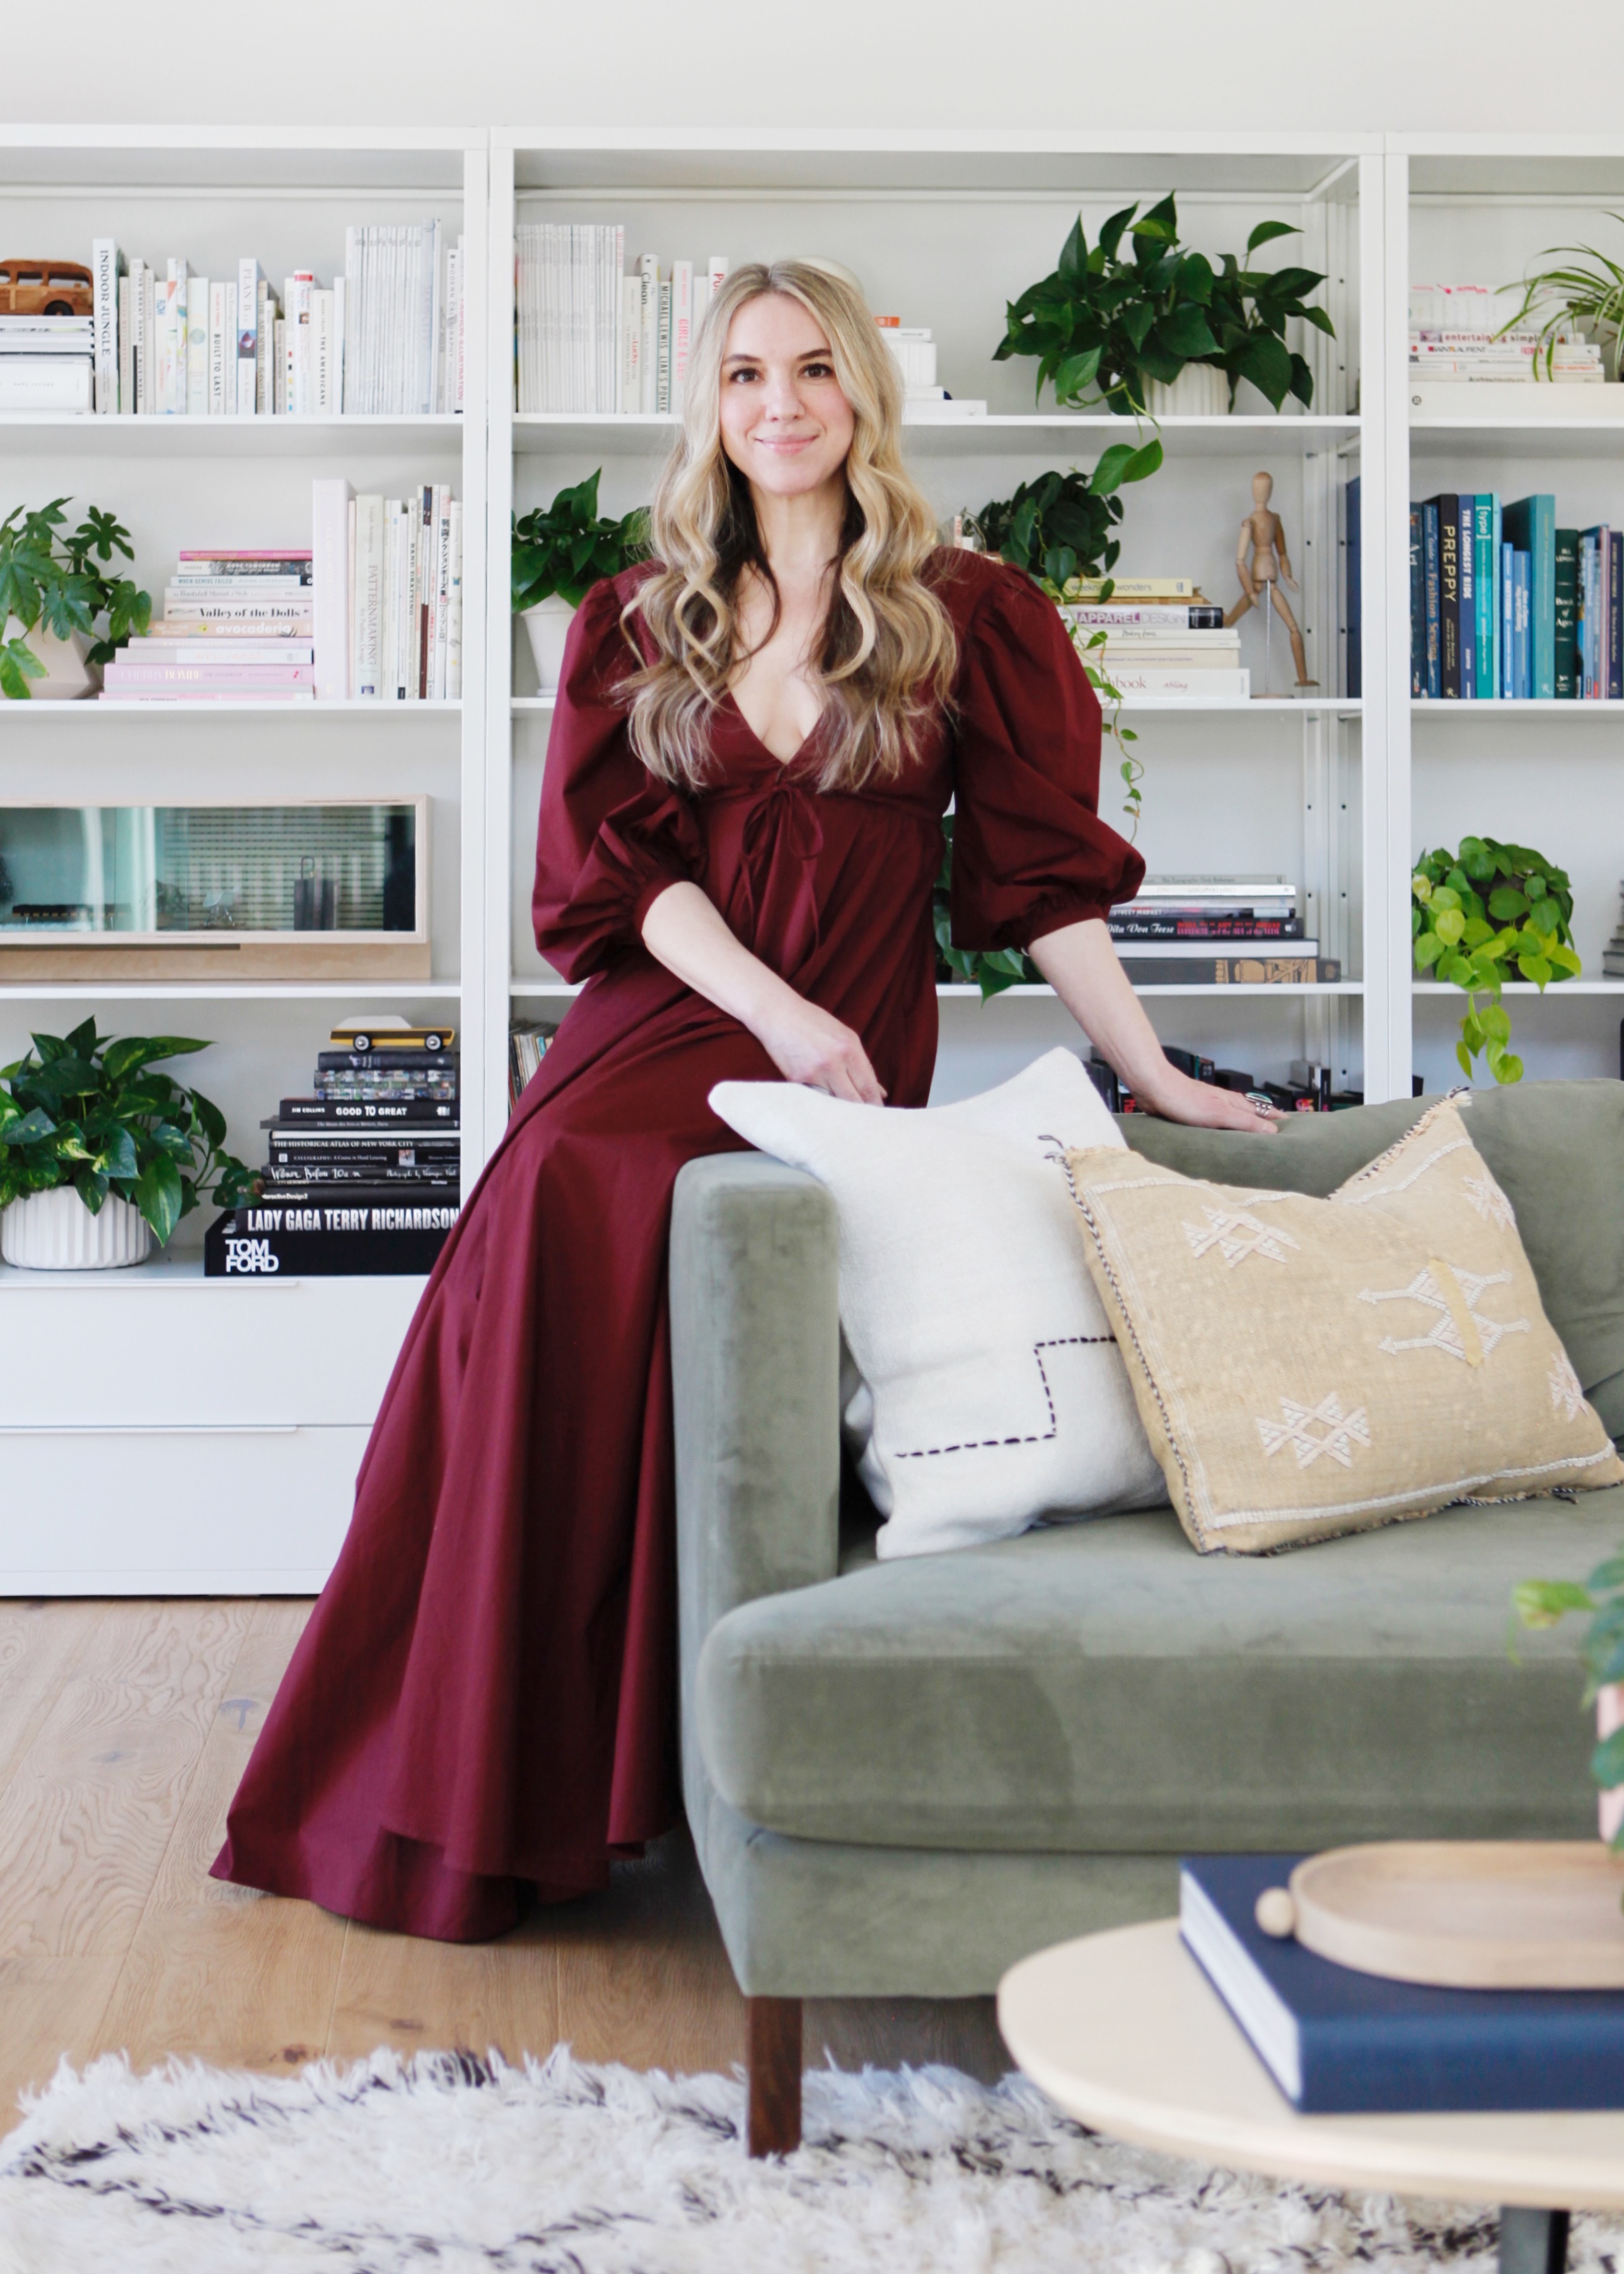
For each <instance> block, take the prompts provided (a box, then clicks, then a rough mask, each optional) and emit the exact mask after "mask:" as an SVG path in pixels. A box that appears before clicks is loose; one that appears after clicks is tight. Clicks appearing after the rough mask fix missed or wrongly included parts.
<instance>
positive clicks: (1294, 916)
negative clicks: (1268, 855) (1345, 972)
mask: <svg viewBox="0 0 1624 2274" xmlns="http://www.w3.org/2000/svg"><path fill="white" fill-rule="evenodd" d="M1108 922H1109V930H1110V935H1111V937H1112V939H1113V940H1114V941H1115V942H1116V953H1117V954H1118V956H1119V957H1120V958H1121V960H1122V966H1123V968H1124V971H1125V972H1126V973H1127V975H1128V976H1129V978H1130V979H1131V980H1132V981H1133V982H1134V983H1135V985H1136V986H1141V987H1156V986H1162V987H1165V986H1192V985H1193V986H1211V987H1225V986H1237V985H1247V986H1258V985H1265V984H1267V985H1269V986H1280V987H1285V986H1303V985H1305V984H1309V985H1312V984H1314V983H1319V982H1323V981H1328V980H1333V979H1340V978H1341V976H1342V966H1341V964H1340V963H1339V962H1338V961H1337V960H1335V958H1334V957H1328V956H1322V955H1321V954H1320V953H1319V941H1318V940H1317V939H1309V938H1307V937H1304V925H1303V918H1302V915H1301V913H1300V910H1299V907H1298V900H1297V887H1296V885H1293V884H1290V883H1289V881H1288V880H1287V879H1286V878H1285V877H1263V876H1238V875H1236V876H1199V877H1146V879H1145V881H1144V883H1143V884H1142V885H1140V886H1139V892H1138V893H1137V894H1136V895H1135V897H1134V898H1133V899H1132V900H1128V901H1124V902H1123V903H1122V904H1121V905H1120V906H1118V907H1114V908H1112V910H1111V912H1110V915H1109V919H1108Z"/></svg>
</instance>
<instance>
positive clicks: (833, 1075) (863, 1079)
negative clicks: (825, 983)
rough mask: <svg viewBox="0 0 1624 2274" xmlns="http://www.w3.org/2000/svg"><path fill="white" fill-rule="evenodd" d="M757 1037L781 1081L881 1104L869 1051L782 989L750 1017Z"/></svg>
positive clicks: (854, 1100) (848, 1032)
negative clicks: (755, 1015)
mask: <svg viewBox="0 0 1624 2274" xmlns="http://www.w3.org/2000/svg"><path fill="white" fill-rule="evenodd" d="M754 1031H755V1035H756V1041H757V1042H758V1043H760V1044H761V1046H762V1048H763V1050H765V1051H766V1053H767V1055H768V1057H769V1058H771V1060H772V1063H773V1064H774V1065H775V1066H777V1068H778V1072H779V1073H781V1074H782V1075H783V1077H784V1079H785V1081H799V1082H803V1083H804V1084H805V1085H806V1087H807V1088H808V1089H822V1090H826V1091H827V1092H828V1094H829V1096H831V1097H844V1098H846V1099H847V1100H848V1101H849V1102H850V1103H853V1104H854V1105H883V1104H884V1103H885V1092H884V1091H883V1089H882V1088H881V1087H880V1084H879V1081H878V1080H877V1079H876V1074H875V1071H874V1068H873V1067H872V1066H871V1065H869V1063H868V1052H867V1051H866V1050H864V1048H863V1046H862V1043H861V1041H860V1040H859V1039H858V1037H857V1035H854V1034H853V1031H852V1029H851V1028H850V1027H847V1026H844V1025H843V1024H842V1023H841V1021H840V1020H838V1019H837V1018H834V1017H832V1016H831V1013H829V1012H827V1011H821V1010H820V1009H819V1008H818V1006H817V1005H816V1003H808V1001H807V999H806V998H805V996H804V995H797V994H796V993H795V992H794V991H793V989H791V988H788V987H786V988H785V989H784V990H783V993H782V995H777V994H776V990H775V999H774V1001H773V1002H772V1003H771V1005H770V1006H769V1007H768V1008H767V1009H766V1010H764V1011H763V1013H760V1014H758V1016H757V1018H756V1020H755V1021H754Z"/></svg>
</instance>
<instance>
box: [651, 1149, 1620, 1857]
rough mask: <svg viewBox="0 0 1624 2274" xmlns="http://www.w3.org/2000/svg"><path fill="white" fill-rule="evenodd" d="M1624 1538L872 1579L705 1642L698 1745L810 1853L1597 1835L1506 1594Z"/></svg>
mask: <svg viewBox="0 0 1624 2274" xmlns="http://www.w3.org/2000/svg"><path fill="white" fill-rule="evenodd" d="M1254 1142H1255V1141H1254ZM1263 1149H1264V1148H1263V1147H1261V1146H1259V1151H1261V1150H1263ZM1621 1533H1624V1486H1614V1487H1610V1488H1608V1489H1607V1490H1605V1491H1601V1492H1595V1493H1586V1494H1584V1495H1583V1496H1582V1497H1581V1498H1580V1499H1579V1500H1578V1501H1577V1502H1574V1503H1571V1504H1569V1503H1566V1502H1555V1501H1519V1502H1510V1503H1507V1504H1505V1505H1502V1506H1498V1507H1493V1508H1455V1509H1451V1510H1446V1511H1445V1513H1443V1514H1442V1515H1440V1516H1437V1517H1433V1518H1432V1521H1431V1522H1430V1523H1428V1524H1425V1525H1397V1526H1393V1527H1390V1528H1388V1529H1387V1530H1384V1531H1380V1532H1360V1533H1357V1534H1354V1535H1352V1536H1350V1537H1348V1538H1344V1539H1341V1540H1330V1541H1327V1542H1326V1543H1325V1544H1324V1545H1323V1546H1321V1547H1316V1548H1315V1549H1314V1550H1313V1552H1312V1554H1305V1555H1280V1556H1265V1557H1259V1558H1234V1559H1231V1558H1228V1557H1224V1558H1217V1559H1213V1558H1203V1557H1199V1556H1195V1555H1192V1554H1191V1553H1190V1550H1189V1547H1188V1545H1187V1544H1186V1542H1185V1540H1184V1536H1183V1534H1182V1533H1181V1532H1180V1531H1179V1528H1178V1523H1177V1518H1176V1517H1174V1516H1173V1514H1172V1513H1171V1511H1170V1510H1156V1511H1153V1512H1150V1513H1143V1514H1139V1515H1133V1516H1123V1517H1094V1518H1092V1519H1091V1520H1089V1521H1087V1522H1086V1523H1082V1524H1076V1525H1056V1526H1053V1527H1051V1528H1047V1529H1044V1530H1041V1531H1037V1532H1028V1533H1026V1535H1025V1536H1024V1537H1022V1538H1020V1539H1017V1540H1000V1541H998V1542H996V1543H995V1544H993V1545H990V1546H987V1547H976V1548H971V1549H966V1550H963V1551H960V1552H959V1553H956V1554H951V1555H938V1556H926V1557H921V1558H918V1559H909V1560H906V1561H902V1562H887V1563H881V1562H857V1563H856V1564H855V1566H854V1567H853V1568H851V1569H849V1570H846V1571H844V1572H843V1573H842V1575H841V1576H840V1577H838V1578H836V1579H832V1580H828V1581H825V1582H823V1584H822V1585H817V1586H811V1587H803V1588H800V1589H798V1590H796V1591H794V1592H793V1593H786V1594H779V1595H770V1596H765V1597H763V1598H762V1599H760V1600H757V1601H756V1602H752V1603H746V1604H742V1605H741V1606H740V1608H738V1609H736V1610H733V1611H732V1612H730V1613H729V1614H728V1615H727V1616H726V1618H724V1619H722V1620H720V1621H719V1622H718V1624H717V1625H716V1626H715V1627H714V1628H713V1629H712V1630H711V1634H710V1636H709V1637H708V1638H707V1640H706V1642H705V1645H704V1649H703V1653H702V1655H701V1658H700V1662H699V1669H698V1676H697V1683H696V1690H695V1715H696V1726H697V1729H698V1735H699V1742H700V1746H701V1750H702V1751H703V1756H704V1760H705V1764H706V1766H707V1768H708V1770H709V1773H710V1774H711V1778H712V1779H713V1781H714V1782H715V1784H716V1786H717V1788H718V1791H719V1792H720V1793H721V1795H722V1796H723V1797H724V1799H726V1801H727V1802H729V1803H731V1805H732V1806H733V1807H734V1808H736V1809H738V1810H739V1811H740V1812H741V1814H742V1815H744V1816H746V1817H748V1818H749V1819H750V1820H751V1821H752V1822H753V1823H756V1824H757V1825H761V1826H765V1827H767V1828H768V1829H770V1830H772V1831H775V1832H782V1833H790V1834H800V1835H801V1836H802V1837H805V1838H808V1839H812V1840H844V1841H860V1842H866V1843H869V1844H872V1845H876V1846H881V1847H947V1848H1010V1849H1062V1850H1071V1851H1073V1852H1079V1853H1088V1852H1094V1851H1098V1852H1109V1853H1118V1854H1120V1853H1132V1852H1136V1851H1137V1852H1140V1853H1154V1852H1156V1851H1159V1850H1160V1851H1169V1850H1177V1849H1199V1848H1210V1849H1249V1848H1273V1849H1293V1848H1318V1847H1323V1846H1328V1845H1334V1844H1336V1843H1338V1842H1341V1841H1350V1840H1373V1839H1391V1838H1403V1837H1416V1838H1419V1837H1424V1836H1425V1837H1432V1838H1455V1837H1459V1838H1468V1837H1470V1838H1490V1837H1508V1836H1513V1835H1518V1836H1529V1837H1538V1838H1560V1839H1578V1838H1583V1837H1584V1836H1585V1835H1586V1834H1589V1833H1590V1832H1591V1831H1592V1830H1593V1829H1594V1826H1595V1821H1596V1803H1595V1795H1594V1792H1593V1789H1592V1788H1591V1786H1590V1781H1589V1775H1588V1761H1589V1755H1590V1740H1589V1739H1587V1736H1586V1732H1585V1723H1584V1720H1583V1715H1582V1713H1581V1711H1580V1696H1581V1689H1582V1677H1581V1675H1580V1672H1579V1669H1578V1667H1577V1663H1576V1660H1575V1648H1576V1644H1575V1639H1574V1638H1572V1637H1571V1636H1569V1635H1568V1634H1566V1633H1565V1632H1564V1631H1562V1630H1558V1631H1557V1632H1555V1633H1553V1634H1549V1635H1543V1636H1532V1637H1529V1638H1526V1639H1525V1641H1524V1642H1523V1643H1522V1645H1521V1649H1522V1663H1521V1664H1520V1665H1519V1664H1515V1663H1514V1662H1513V1660H1512V1659H1511V1657H1510V1655H1509V1652H1508V1625H1509V1617H1508V1614H1509V1603H1510V1594H1511V1589H1512V1587H1513V1586H1514V1585H1515V1583H1516V1582H1517V1581H1518V1580H1519V1579H1524V1578H1565V1577H1574V1578H1581V1577H1583V1576H1584V1574H1585V1573H1586V1572H1588V1571H1590V1570H1592V1569H1593V1568H1594V1566H1595V1565H1596V1563H1597V1562H1599V1561H1600V1560H1601V1558H1602V1557H1603V1556H1604V1555H1607V1554H1609V1553H1611V1552H1612V1551H1613V1548H1614V1547H1615V1546H1616V1544H1617V1542H1618V1540H1619V1539H1620V1534H1621Z"/></svg>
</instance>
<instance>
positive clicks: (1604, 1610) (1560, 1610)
mask: <svg viewBox="0 0 1624 2274" xmlns="http://www.w3.org/2000/svg"><path fill="white" fill-rule="evenodd" d="M1511 1600H1512V1604H1513V1608H1515V1613H1516V1616H1517V1619H1518V1621H1519V1623H1521V1624H1522V1626H1525V1627H1528V1628H1530V1629H1538V1628H1542V1627H1554V1626H1558V1625H1560V1623H1561V1622H1562V1620H1563V1619H1565V1618H1566V1617H1567V1616H1568V1614H1569V1613H1570V1612H1572V1611H1580V1612H1588V1613H1589V1614H1590V1625H1589V1627H1588V1628H1587V1629H1586V1630H1585V1637H1584V1641H1583V1645H1582V1646H1581V1655H1582V1656H1583V1660H1584V1669H1585V1674H1586V1677H1587V1679H1586V1682H1585V1688H1584V1696H1583V1706H1584V1707H1585V1708H1586V1709H1587V1710H1588V1708H1590V1706H1594V1704H1595V1703H1596V1698H1597V1693H1598V1691H1599V1690H1605V1689H1609V1688H1611V1686H1612V1685H1613V1683H1617V1682H1624V1554H1620V1555H1610V1556H1609V1557H1608V1558H1607V1560H1606V1562H1605V1563H1598V1565H1597V1567H1596V1569H1595V1570H1593V1571H1592V1572H1591V1574H1590V1577H1589V1578H1588V1579H1586V1580H1585V1581H1584V1582H1583V1585H1581V1584H1580V1583H1579V1582H1578V1581H1577V1580H1575V1579H1524V1580H1523V1581H1522V1585H1520V1586H1518V1587H1515V1588H1514V1589H1513V1591H1512V1598H1511ZM1590 1774H1591V1776H1592V1777H1593V1778H1594V1779H1595V1781H1596V1782H1597V1784H1598V1785H1599V1786H1600V1788H1601V1789H1602V1790H1603V1791H1604V1792H1612V1791H1613V1790H1615V1789H1616V1788H1618V1787H1619V1786H1620V1785H1624V1728H1620V1729H1615V1730H1614V1731H1613V1734H1612V1736H1607V1737H1604V1738H1602V1739H1601V1740H1600V1742H1599V1743H1598V1745H1597V1747H1596V1749H1595V1751H1593V1752H1592V1753H1591V1755H1590ZM1610 1845H1611V1846H1613V1847H1614V1848H1618V1849H1624V1825H1620V1828H1619V1830H1618V1831H1617V1832H1615V1833H1614V1834H1613V1839H1612V1841H1611V1842H1610Z"/></svg>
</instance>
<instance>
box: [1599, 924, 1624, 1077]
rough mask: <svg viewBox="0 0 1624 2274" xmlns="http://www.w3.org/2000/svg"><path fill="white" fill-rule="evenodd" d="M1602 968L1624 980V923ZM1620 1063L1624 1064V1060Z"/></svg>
mask: <svg viewBox="0 0 1624 2274" xmlns="http://www.w3.org/2000/svg"><path fill="white" fill-rule="evenodd" d="M1619 891H1620V895H1624V885H1620V887H1619ZM1601 968H1602V971H1603V974H1604V975H1605V977H1607V978H1608V979H1624V921H1621V922H1620V924H1619V926H1618V929H1617V930H1615V931H1614V933H1613V937H1612V938H1611V939H1610V940H1609V941H1608V942H1607V945H1606V947H1605V950H1604V952H1603V954H1602V959H1601ZM1620 1063H1621V1064H1624V1060H1621V1061H1620Z"/></svg>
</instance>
